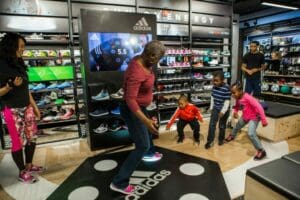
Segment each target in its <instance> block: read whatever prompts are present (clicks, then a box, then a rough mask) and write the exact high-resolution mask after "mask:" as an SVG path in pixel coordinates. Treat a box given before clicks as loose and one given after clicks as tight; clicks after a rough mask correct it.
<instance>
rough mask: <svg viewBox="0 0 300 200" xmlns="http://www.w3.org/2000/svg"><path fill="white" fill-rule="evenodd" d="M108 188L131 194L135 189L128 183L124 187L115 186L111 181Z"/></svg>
mask: <svg viewBox="0 0 300 200" xmlns="http://www.w3.org/2000/svg"><path fill="white" fill-rule="evenodd" d="M109 188H110V189H111V190H113V191H115V192H120V193H122V194H132V193H133V192H134V189H135V187H134V186H133V185H128V186H127V187H126V188H125V189H121V188H117V187H116V186H115V185H114V184H113V183H111V184H110V186H109Z"/></svg>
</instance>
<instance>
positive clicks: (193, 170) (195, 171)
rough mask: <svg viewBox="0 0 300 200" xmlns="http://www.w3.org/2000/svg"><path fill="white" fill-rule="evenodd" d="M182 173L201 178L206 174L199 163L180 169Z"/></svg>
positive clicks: (187, 164)
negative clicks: (200, 176)
mask: <svg viewBox="0 0 300 200" xmlns="http://www.w3.org/2000/svg"><path fill="white" fill-rule="evenodd" d="M179 170H180V171H181V173H183V174H185V175H188V176H199V175H201V174H203V173H204V171H205V170H204V168H203V167H202V166H201V165H199V164H197V163H185V164H182V165H181V166H180V167H179Z"/></svg>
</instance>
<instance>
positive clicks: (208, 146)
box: [205, 142, 213, 149]
mask: <svg viewBox="0 0 300 200" xmlns="http://www.w3.org/2000/svg"><path fill="white" fill-rule="evenodd" d="M212 146H213V142H207V143H206V144H205V149H209V148H210V147H212Z"/></svg>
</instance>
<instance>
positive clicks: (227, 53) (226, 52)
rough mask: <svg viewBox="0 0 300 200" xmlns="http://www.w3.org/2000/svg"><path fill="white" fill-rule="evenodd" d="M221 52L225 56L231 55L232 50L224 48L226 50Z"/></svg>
mask: <svg viewBox="0 0 300 200" xmlns="http://www.w3.org/2000/svg"><path fill="white" fill-rule="evenodd" d="M221 54H222V55H223V56H230V51H228V50H224V51H222V52H221Z"/></svg>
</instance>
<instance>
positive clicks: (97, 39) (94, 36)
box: [90, 33, 99, 41]
mask: <svg viewBox="0 0 300 200" xmlns="http://www.w3.org/2000/svg"><path fill="white" fill-rule="evenodd" d="M90 40H94V41H99V38H98V36H97V34H96V33H94V34H93V35H92V36H91V37H90Z"/></svg>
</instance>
